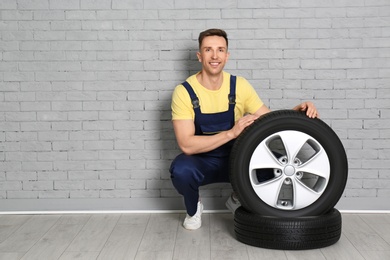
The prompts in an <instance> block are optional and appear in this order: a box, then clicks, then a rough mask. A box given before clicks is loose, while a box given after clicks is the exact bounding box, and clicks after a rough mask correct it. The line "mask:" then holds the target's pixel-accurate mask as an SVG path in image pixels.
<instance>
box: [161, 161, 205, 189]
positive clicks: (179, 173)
mask: <svg viewBox="0 0 390 260" xmlns="http://www.w3.org/2000/svg"><path fill="white" fill-rule="evenodd" d="M169 171H170V173H171V179H172V182H173V184H174V185H175V184H181V185H193V184H194V182H195V181H196V180H197V179H199V177H200V176H197V175H199V170H198V169H197V165H196V163H195V160H194V158H193V157H191V156H190V155H185V154H180V155H178V156H177V157H176V158H175V159H174V160H173V162H172V164H171V167H170V169H169ZM175 186H176V185H175Z"/></svg>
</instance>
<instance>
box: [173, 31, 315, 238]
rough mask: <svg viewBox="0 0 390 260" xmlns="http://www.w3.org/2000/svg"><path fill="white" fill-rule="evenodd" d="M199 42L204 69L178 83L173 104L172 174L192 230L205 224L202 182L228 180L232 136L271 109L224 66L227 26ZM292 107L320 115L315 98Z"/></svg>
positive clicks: (233, 206) (231, 203)
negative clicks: (175, 149)
mask: <svg viewBox="0 0 390 260" xmlns="http://www.w3.org/2000/svg"><path fill="white" fill-rule="evenodd" d="M198 41H199V52H198V53H197V57H198V59H199V62H201V63H202V69H201V71H200V72H198V73H196V74H195V75H192V76H190V77H189V78H188V79H187V80H186V81H185V82H184V83H183V84H181V85H178V86H177V87H176V88H175V90H174V93H173V95H172V105H171V106H172V122H173V128H174V131H175V135H176V140H177V142H178V145H179V147H180V149H181V150H182V152H183V153H182V154H180V155H178V156H177V157H176V158H175V159H174V161H173V162H172V165H171V168H170V172H171V179H172V183H173V185H174V186H175V188H176V189H177V191H178V192H179V193H180V194H182V195H183V197H184V203H185V206H186V209H187V216H186V218H185V220H184V223H183V226H184V228H186V229H189V230H195V229H198V228H200V227H201V225H202V220H201V215H202V211H203V204H202V202H201V201H200V197H199V187H200V186H202V185H207V184H211V183H217V182H229V176H228V175H229V174H228V172H229V170H228V165H229V163H228V160H229V153H230V149H231V147H232V144H233V141H234V139H236V138H237V137H238V136H239V135H240V133H241V132H242V131H243V130H244V129H245V128H246V127H247V126H249V125H251V124H252V123H253V122H254V121H255V120H256V119H257V118H258V117H259V116H261V115H263V114H266V113H268V112H270V110H269V109H268V108H267V106H265V105H264V104H263V102H262V101H261V99H260V98H259V97H258V95H257V93H256V91H255V90H254V88H253V87H252V86H251V85H250V83H249V82H248V81H247V80H246V79H244V78H242V77H235V76H232V75H230V74H229V73H227V72H225V71H223V68H224V66H225V64H226V62H227V61H228V58H229V52H228V38H227V34H226V32H225V31H223V30H220V29H209V30H206V31H204V32H201V33H200V35H199V39H198ZM293 109H294V110H300V111H306V114H307V116H309V117H311V118H314V117H317V110H316V108H315V106H314V105H313V104H312V103H311V102H304V103H302V104H300V105H298V106H296V107H294V108H293ZM244 115H246V116H244ZM239 205H240V204H239V202H238V200H237V199H235V198H234V196H231V197H230V198H229V200H228V202H227V206H228V207H229V208H230V209H232V210H234V209H236V208H237V207H238V206H239Z"/></svg>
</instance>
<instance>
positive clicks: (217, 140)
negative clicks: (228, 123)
mask: <svg viewBox="0 0 390 260" xmlns="http://www.w3.org/2000/svg"><path fill="white" fill-rule="evenodd" d="M234 138H235V136H234V134H233V133H232V132H231V130H229V131H223V132H220V133H218V134H215V135H193V136H191V137H188V138H186V140H183V141H182V142H180V143H179V146H180V149H181V150H182V151H183V153H185V154H188V155H191V154H198V153H205V152H209V151H212V150H214V149H216V148H218V147H220V146H222V145H224V144H226V143H227V142H229V141H231V140H233V139H234Z"/></svg>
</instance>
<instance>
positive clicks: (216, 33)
mask: <svg viewBox="0 0 390 260" xmlns="http://www.w3.org/2000/svg"><path fill="white" fill-rule="evenodd" d="M207 36H220V37H223V38H224V39H225V40H226V47H227V46H228V45H229V43H228V42H229V41H228V38H227V33H226V32H225V31H224V30H222V29H208V30H206V31H203V32H201V33H200V34H199V38H198V42H199V49H200V46H201V45H202V42H203V39H204V38H205V37H207Z"/></svg>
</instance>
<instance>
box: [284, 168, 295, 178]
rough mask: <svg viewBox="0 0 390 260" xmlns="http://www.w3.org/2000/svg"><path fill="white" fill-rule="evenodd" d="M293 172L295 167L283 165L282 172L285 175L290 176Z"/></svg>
mask: <svg viewBox="0 0 390 260" xmlns="http://www.w3.org/2000/svg"><path fill="white" fill-rule="evenodd" d="M294 173H295V168H294V166H292V165H287V166H286V167H284V174H285V175H287V176H292V175H294Z"/></svg>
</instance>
